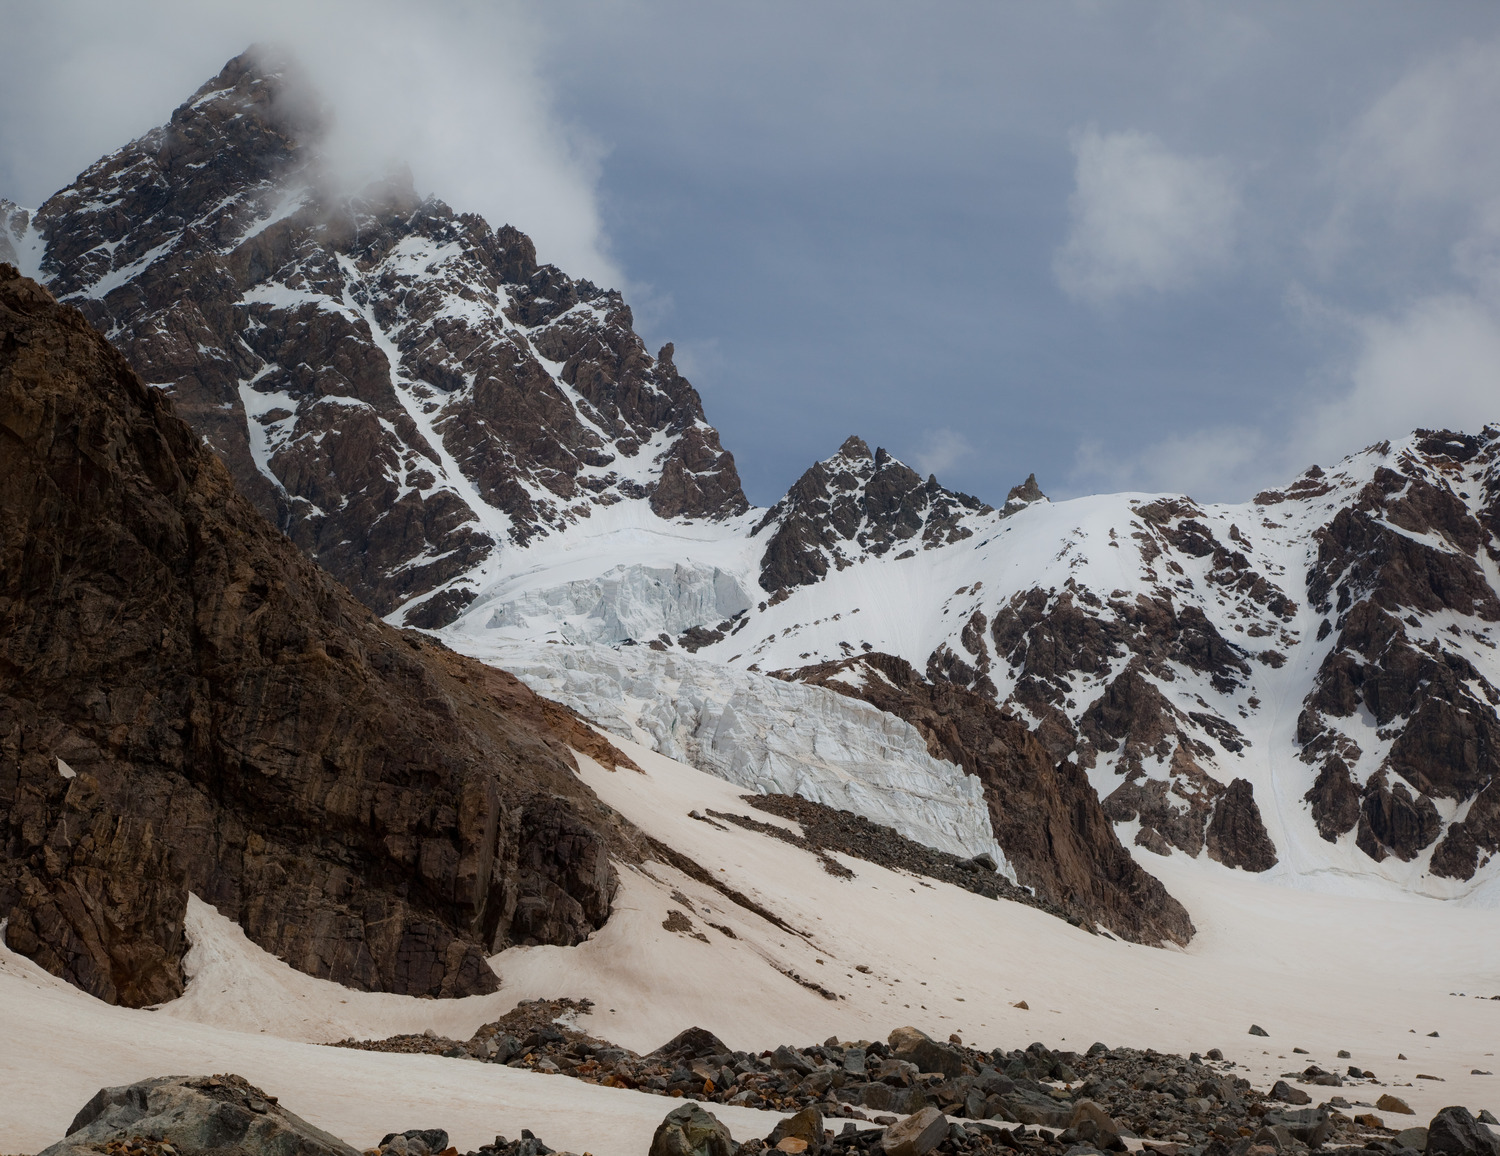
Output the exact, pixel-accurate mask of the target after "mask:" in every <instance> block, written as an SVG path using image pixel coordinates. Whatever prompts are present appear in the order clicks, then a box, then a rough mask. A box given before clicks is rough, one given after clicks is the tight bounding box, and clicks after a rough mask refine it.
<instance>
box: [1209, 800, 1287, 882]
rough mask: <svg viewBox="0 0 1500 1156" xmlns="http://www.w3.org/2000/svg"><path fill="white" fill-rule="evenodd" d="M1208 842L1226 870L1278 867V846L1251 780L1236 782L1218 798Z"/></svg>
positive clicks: (1258, 869) (1210, 851) (1211, 850)
mask: <svg viewBox="0 0 1500 1156" xmlns="http://www.w3.org/2000/svg"><path fill="white" fill-rule="evenodd" d="M1206 842H1207V845H1208V853H1209V855H1210V856H1211V857H1212V858H1214V859H1217V860H1218V861H1219V862H1220V863H1222V864H1224V866H1226V867H1238V868H1241V869H1243V870H1245V871H1269V870H1270V869H1271V868H1272V867H1274V866H1276V844H1274V843H1272V842H1271V836H1270V835H1268V834H1267V833H1266V826H1265V824H1264V823H1263V822H1262V821H1261V817H1260V808H1259V807H1258V806H1256V804H1255V791H1254V789H1253V788H1252V787H1251V786H1250V782H1249V780H1248V779H1235V780H1234V782H1232V783H1230V784H1229V786H1228V787H1227V788H1226V789H1225V791H1224V793H1223V794H1222V795H1221V796H1219V801H1218V803H1217V805H1215V807H1214V817H1213V818H1212V819H1210V820H1209V822H1208V835H1207V840H1206Z"/></svg>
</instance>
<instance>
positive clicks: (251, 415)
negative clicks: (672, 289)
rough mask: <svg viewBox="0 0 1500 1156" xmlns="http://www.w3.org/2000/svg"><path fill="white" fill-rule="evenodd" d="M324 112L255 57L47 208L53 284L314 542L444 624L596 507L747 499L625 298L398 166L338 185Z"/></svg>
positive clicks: (408, 607) (249, 489)
mask: <svg viewBox="0 0 1500 1156" xmlns="http://www.w3.org/2000/svg"><path fill="white" fill-rule="evenodd" d="M325 123H326V116H325V114H324V112H323V110H322V107H321V105H320V104H319V102H318V100H317V98H316V97H315V96H314V95H313V88H312V86H311V85H310V84H308V83H306V82H305V81H304V79H303V78H302V77H301V75H300V73H299V72H298V70H297V67H296V65H295V63H294V62H292V61H291V59H290V58H289V57H288V56H286V55H285V54H282V53H279V52H278V51H277V50H275V49H274V48H266V47H257V48H253V49H250V50H249V51H247V52H244V53H241V54H240V55H239V56H237V57H235V58H234V59H233V60H231V61H229V62H228V63H227V64H226V65H225V66H224V68H223V69H222V70H221V71H220V72H219V74H218V75H217V76H216V77H214V78H213V79H212V80H210V81H209V82H208V83H207V84H205V85H203V86H202V87H201V88H199V89H198V91H197V92H196V93H195V94H194V95H193V97H192V98H191V99H189V100H188V101H187V102H185V103H184V104H183V105H181V106H180V107H179V108H178V109H177V110H176V111H175V112H174V113H173V114H172V118H171V120H170V122H169V123H168V124H166V125H164V126H162V127H161V128H158V129H155V130H153V131H152V132H150V133H147V134H146V135H145V136H143V137H141V138H139V139H138V140H136V141H133V142H131V143H130V144H128V145H126V146H125V147H124V148H122V149H119V150H117V151H116V152H114V153H111V154H110V155H109V156H107V157H105V158H103V159H101V160H100V161H98V162H97V163H96V164H94V165H93V166H91V167H90V168H89V169H88V170H87V171H86V172H85V173H84V174H83V175H82V176H80V177H79V178H78V180H77V181H76V182H74V184H73V185H71V186H70V187H69V188H67V189H64V190H62V191H61V192H59V193H58V194H56V195H55V196H53V197H52V198H51V199H50V200H48V201H47V203H46V204H45V205H43V206H42V208H41V210H40V211H39V212H38V213H37V215H36V219H35V221H34V222H33V225H34V227H35V228H36V230H38V231H39V232H40V234H41V235H42V236H43V237H44V238H45V240H46V250H45V254H44V255H43V256H42V258H41V271H42V275H43V277H44V278H45V280H46V282H47V285H48V287H49V289H51V290H52V292H53V293H55V294H56V295H57V296H58V297H59V298H60V299H62V300H64V301H66V302H68V303H69V304H72V305H75V306H77V307H78V308H79V309H81V310H83V312H84V314H85V315H86V316H87V317H88V319H89V320H90V321H91V322H92V323H93V324H94V325H95V326H96V327H98V328H99V329H100V330H102V331H104V332H105V333H107V334H109V335H110V338H111V340H112V341H113V342H114V343H115V345H116V347H117V348H119V349H120V350H121V351H122V352H123V353H125V355H126V356H127V357H128V358H129V360H130V361H131V363H132V364H133V365H134V366H135V367H136V368H137V369H138V370H139V371H140V372H141V373H142V374H143V375H144V376H145V377H146V378H147V379H148V380H150V381H153V382H156V383H159V384H162V385H164V386H165V387H166V388H167V389H168V390H169V391H170V392H171V393H172V395H173V399H174V402H175V403H176V406H177V409H178V412H179V413H181V414H182V415H183V416H184V417H185V418H187V419H188V420H189V421H190V422H191V423H192V424H193V425H194V427H195V428H196V429H197V431H198V433H199V434H200V435H201V436H203V437H204V438H205V439H206V440H207V442H208V443H209V445H210V446H211V447H212V448H213V449H214V450H215V451H216V452H217V453H218V454H219V455H220V457H221V458H222V459H223V460H224V461H225V463H226V464H227V465H228V466H229V468H230V470H231V472H232V473H233V475H234V477H235V480H236V483H237V484H238V485H239V487H240V488H241V490H242V492H244V493H245V494H246V495H247V496H249V497H250V498H251V499H252V500H253V501H254V502H255V503H256V504H257V506H258V507H259V508H260V509H261V511H262V512H263V513H264V514H266V515H267V516H268V517H269V518H271V519H272V520H273V521H274V522H275V523H276V524H277V525H279V526H280V527H281V528H282V529H283V530H284V531H285V532H286V533H288V534H289V535H290V536H291V537H292V538H293V539H294V540H295V541H296V542H297V543H298V545H300V546H302V547H303V549H305V550H306V551H307V552H308V553H309V554H311V555H312V556H313V557H314V558H315V559H316V560H317V561H318V562H320V563H321V564H322V565H324V566H326V567H327V568H328V569H330V570H331V571H332V572H333V573H334V574H335V575H336V576H337V577H338V578H340V579H341V580H342V581H344V582H345V583H346V584H348V585H349V587H350V588H351V589H353V590H354V591H355V593H356V594H358V596H359V597H360V598H361V599H363V600H364V601H365V602H366V603H367V604H368V605H370V606H371V607H373V608H374V609H375V610H376V611H377V612H378V613H380V614H392V613H398V612H399V613H400V614H402V615H404V616H405V617H404V621H406V622H407V623H408V624H411V625H418V626H425V627H433V626H440V625H442V624H444V623H446V622H448V621H451V620H452V619H453V617H454V616H455V615H456V614H457V613H458V612H459V611H461V610H462V608H463V607H464V606H465V605H467V604H468V602H469V601H471V600H472V599H473V597H474V596H475V590H476V589H477V587H478V585H479V584H480V582H481V580H482V578H483V575H484V573H486V572H487V571H486V567H491V568H492V567H493V566H494V565H495V562H496V555H497V553H498V552H500V551H504V550H507V549H510V548H514V547H524V546H526V545H527V544H529V543H532V542H535V541H537V540H539V539H542V538H546V537H548V536H550V535H552V534H554V533H557V532H559V531H560V530H562V529H564V528H565V527H567V526H569V525H572V524H575V523H577V522H578V521H580V520H581V519H586V518H589V517H591V516H592V514H593V513H594V512H595V511H596V510H599V509H601V508H604V507H608V506H612V505H615V504H616V503H619V502H631V501H633V502H642V503H645V504H646V505H647V506H648V508H649V510H650V512H651V513H652V514H653V515H655V516H656V517H659V518H664V519H679V518H697V519H710V520H713V519H723V518H728V517H734V516H737V515H739V514H742V513H744V512H745V511H746V510H747V509H748V508H749V503H748V501H747V500H746V499H745V495H744V492H743V490H742V489H741V486H740V480H739V475H738V473H737V471H736V469H735V465H734V458H733V455H731V454H730V453H728V451H726V450H725V449H724V448H723V447H722V446H721V445H720V443H719V435H718V432H717V431H716V430H715V429H714V428H713V427H712V426H711V425H709V424H708V422H707V420H706V418H705V416H704V413H703V406H702V402H701V400H700V398H699V396H698V393H697V391H696V390H695V389H694V388H693V387H692V385H691V384H690V383H689V382H688V381H687V379H686V378H684V377H683V376H682V375H681V374H680V373H678V371H677V369H676V367H675V365H674V364H673V361H672V348H671V346H670V345H668V346H666V347H664V348H663V350H662V351H661V353H660V354H659V355H658V356H657V357H656V358H653V357H652V356H651V355H650V353H648V352H647V350H646V347H645V345H644V344H643V342H642V341H641V339H640V337H639V336H638V335H637V334H636V333H635V331H634V322H633V318H632V315H631V312H630V309H629V307H628V306H627V305H626V304H625V302H624V301H623V299H622V298H621V297H620V295H619V294H618V293H616V292H612V291H605V290H602V289H600V288H599V287H598V286H596V285H594V284H592V283H591V282H589V281H586V280H580V279H574V278H572V277H569V276H568V275H567V274H566V273H564V272H563V271H562V270H560V269H558V268H557V267H556V266H553V265H543V264H538V262H537V256H536V248H535V246H534V245H533V244H532V242H531V240H530V238H528V237H527V236H526V235H525V234H524V233H522V232H521V231H520V230H518V229H516V228H514V227H512V226H510V225H504V226H502V227H501V228H499V229H493V230H492V229H491V228H490V226H489V225H488V223H487V222H485V221H484V220H483V219H482V218H480V217H478V216H474V215H470V214H459V213H455V212H454V211H453V210H452V209H450V208H449V207H448V206H447V205H445V204H443V203H442V202H441V201H439V200H436V199H432V198H429V199H426V200H423V199H421V198H419V197H418V196H417V193H416V190H415V188H414V187H413V185H412V181H411V178H410V174H409V173H403V172H396V173H392V174H390V175H389V176H388V177H387V178H386V179H384V180H381V181H378V182H376V183H374V184H372V185H370V186H368V187H367V188H365V189H364V190H362V191H361V192H359V193H357V194H355V195H352V196H351V195H347V194H344V193H340V192H337V191H334V189H333V188H332V186H331V185H330V183H329V182H328V181H326V180H324V179H323V176H324V174H323V173H322V158H321V153H320V141H321V136H322V132H323V127H324V125H325ZM12 248H13V246H12Z"/></svg>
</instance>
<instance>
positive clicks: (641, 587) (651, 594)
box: [485, 563, 753, 646]
mask: <svg viewBox="0 0 1500 1156" xmlns="http://www.w3.org/2000/svg"><path fill="white" fill-rule="evenodd" d="M752 605H753V602H752V601H751V598H750V595H749V594H748V593H747V592H746V590H745V588H744V586H743V585H742V584H741V583H740V581H739V579H738V578H736V577H734V575H732V574H729V573H726V572H725V571H723V570H721V569H719V568H718V567H717V566H704V565H700V564H697V563H686V564H679V565H676V566H670V567H665V566H641V565H634V566H616V567H614V568H613V569H611V570H608V571H606V572H605V573H603V574H601V575H600V576H599V577H597V578H586V579H581V580H579V581H576V582H568V583H565V584H563V585H561V586H553V587H549V588H547V589H544V590H528V591H526V592H525V593H524V594H521V595H519V596H518V597H516V598H513V599H509V600H507V601H503V602H501V603H500V604H499V605H498V606H496V607H495V608H494V609H493V611H492V612H491V614H490V617H489V620H488V621H487V622H486V623H485V626H486V628H487V629H488V630H493V631H499V632H501V633H502V634H505V635H508V636H510V637H523V638H525V637H532V638H534V637H540V636H542V635H544V634H548V633H553V632H555V633H557V634H559V635H560V636H561V637H562V638H563V639H564V640H565V641H567V642H596V643H603V644H604V645H606V646H611V645H618V644H619V643H622V642H625V641H626V640H627V639H633V640H638V641H645V640H648V639H652V638H656V637H657V636H658V635H660V634H666V635H668V636H670V637H672V638H676V637H677V636H678V635H680V634H681V633H682V632H683V631H684V630H686V629H687V628H688V627H690V626H698V625H702V624H705V623H706V624H708V625H709V626H713V625H714V624H716V623H719V622H723V621H724V620H725V619H728V618H732V617H734V616H735V615H736V614H738V613H740V612H741V611H743V610H749V609H750V607H751V606H752Z"/></svg>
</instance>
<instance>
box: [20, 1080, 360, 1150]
mask: <svg viewBox="0 0 1500 1156" xmlns="http://www.w3.org/2000/svg"><path fill="white" fill-rule="evenodd" d="M137 1137H140V1138H141V1139H146V1140H165V1141H170V1143H171V1145H172V1147H173V1148H175V1149H176V1150H177V1152H178V1153H179V1154H180V1156H196V1154H197V1153H207V1152H214V1151H219V1150H224V1149H231V1150H234V1151H236V1152H241V1153H244V1156H359V1153H358V1152H357V1151H356V1150H355V1149H354V1148H351V1147H350V1146H349V1145H348V1144H345V1143H344V1142H343V1141H342V1140H340V1139H338V1138H337V1137H336V1136H330V1135H329V1134H328V1133H327V1132H324V1131H323V1130H322V1129H320V1128H315V1127H313V1125H311V1124H309V1123H308V1122H307V1121H306V1120H304V1119H302V1118H301V1117H300V1116H296V1115H293V1114H292V1113H291V1112H288V1111H287V1110H286V1109H285V1108H283V1107H281V1106H280V1105H279V1104H278V1103H277V1102H276V1097H274V1096H268V1095H266V1094H265V1093H264V1092H262V1091H261V1090H260V1089H259V1088H257V1087H255V1086H254V1085H253V1084H251V1083H250V1082H249V1081H248V1080H246V1079H244V1078H243V1077H241V1076H159V1077H157V1078H156V1079H154V1080H142V1081H141V1082H140V1083H137V1084H126V1085H122V1086H121V1087H117V1088H101V1089H100V1090H99V1092H98V1094H97V1095H95V1096H94V1098H93V1099H92V1100H90V1101H89V1102H88V1103H87V1104H85V1105H84V1106H83V1109H82V1111H80V1112H79V1113H78V1115H77V1116H75V1117H74V1118H73V1123H72V1124H71V1125H70V1126H69V1127H68V1134H67V1137H66V1139H63V1140H60V1141H58V1142H57V1143H56V1144H54V1145H52V1146H51V1147H50V1148H48V1149H46V1150H45V1151H44V1152H43V1153H41V1154H40V1156H98V1150H97V1148H96V1147H95V1145H101V1146H102V1145H104V1144H107V1143H109V1141H111V1140H133V1139H135V1138H137Z"/></svg>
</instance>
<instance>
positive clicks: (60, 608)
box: [0, 265, 636, 1007]
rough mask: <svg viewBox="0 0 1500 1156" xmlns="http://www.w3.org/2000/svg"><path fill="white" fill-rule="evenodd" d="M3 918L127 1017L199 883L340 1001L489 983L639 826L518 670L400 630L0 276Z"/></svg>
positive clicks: (8, 272) (593, 924)
mask: <svg viewBox="0 0 1500 1156" xmlns="http://www.w3.org/2000/svg"><path fill="white" fill-rule="evenodd" d="M0 445H3V447H4V448H3V453H0V458H3V460H4V462H5V469H4V471H3V472H0V913H3V914H0V918H3V919H4V921H5V923H4V926H5V942H6V944H7V946H9V947H10V948H11V949H12V950H14V951H16V952H19V953H20V954H22V955H25V956H27V957H29V958H31V959H32V960H34V961H35V962H36V963H38V964H39V965H41V966H42V967H43V968H45V969H46V970H48V971H50V972H52V973H53V974H55V975H59V976H62V977H64V978H66V979H67V980H69V981H70V982H71V983H73V984H75V985H76V986H78V987H80V988H82V989H83V990H85V991H87V992H89V993H91V994H93V995H95V996H97V997H99V998H100V999H103V1000H106V1001H108V1002H111V1003H120V1004H126V1005H129V1006H134V1007H140V1006H145V1005H149V1004H154V1003H158V1002H160V1001H163V1000H167V999H171V998H173V997H174V996H176V995H178V994H180V993H181V992H182V990H183V982H184V981H183V973H182V956H183V952H184V950H185V946H186V945H185V943H184V937H183V915H184V911H185V907H186V904H187V898H188V893H189V892H193V893H195V894H197V895H198V896H200V897H201V898H202V899H204V900H206V901H207V902H209V903H211V904H213V905H214V906H216V907H217V908H218V909H219V910H220V911H221V912H223V913H224V914H226V915H229V916H230V917H231V918H233V919H235V920H236V921H237V922H238V923H240V924H241V926H243V927H244V929H245V931H246V933H247V934H248V936H249V937H250V939H251V940H252V941H253V942H255V943H257V944H258V945H260V946H261V947H264V948H265V949H266V950H268V951H270V952H272V953H274V954H275V955H277V956H279V957H280V958H281V959H283V960H285V961H286V962H288V963H290V964H291V965H292V966H294V967H296V968H299V969H301V970H303V971H305V972H307V973H309V974H312V975H315V976H320V977H324V978H328V979H333V980H336V981H338V982H340V983H344V984H347V985H349V986H352V987H357V988H363V989H367V990H378V991H390V992H397V993H404V994H411V995H434V996H439V995H440V996H452V995H465V994H471V993H477V992H487V991H493V990H495V988H496V986H497V980H496V977H495V974H494V972H493V971H492V970H491V968H490V967H489V964H488V962H487V960H486V958H485V957H486V955H487V954H489V953H492V952H494V951H496V950H498V949H499V948H501V947H503V946H505V945H506V944H509V943H516V942H527V941H530V942H541V943H560V944H570V943H577V942H579V941H580V940H582V939H584V938H586V937H587V936H588V935H589V934H590V933H591V932H592V931H593V930H594V929H596V928H598V927H599V926H601V925H602V924H603V922H604V920H605V919H606V918H607V917H608V914H609V910H610V902H611V898H612V895H613V892H614V888H615V875H614V870H613V868H612V866H611V863H610V856H611V854H612V853H616V854H622V855H625V856H627V857H628V856H632V855H634V854H635V846H636V844H635V835H634V834H633V833H632V832H631V831H630V830H628V829H626V828H625V826H624V825H623V824H622V823H621V821H620V820H619V819H618V817H616V816H613V815H612V814H610V813H608V812H607V811H606V810H605V809H604V808H602V807H601V806H600V805H599V804H598V802H597V801H596V800H595V799H594V798H593V796H592V794H591V793H590V792H589V791H588V790H587V789H586V788H584V787H583V786H582V785H581V784H580V783H579V782H578V780H577V778H576V777H575V775H574V768H573V758H572V755H571V753H570V752H569V749H568V748H569V746H573V747H576V748H577V749H580V750H585V751H588V752H589V753H590V754H591V755H592V756H593V757H595V758H596V759H601V760H603V761H604V762H605V763H606V764H608V765H613V764H614V763H615V762H617V761H619V760H620V759H621V758H622V757H623V756H619V755H618V754H617V752H615V751H614V750H613V748H612V747H610V746H609V744H608V743H606V742H604V741H603V740H602V739H600V738H599V737H598V736H597V735H596V734H595V733H594V732H593V731H591V730H590V729H589V728H587V727H586V726H584V725H583V724H582V723H580V722H579V721H578V719H577V718H576V717H575V716H574V715H572V714H571V713H570V712H568V711H567V710H566V709H564V708H562V707H559V706H557V705H556V704H553V703H549V702H546V701H544V700H541V699H539V698H537V697H536V696H535V695H533V694H532V693H531V692H530V691H528V690H527V689H526V688H525V687H524V686H522V685H521V684H520V683H518V682H517V681H516V680H515V679H514V678H512V677H510V676H509V675H506V674H504V673H502V672H500V671H497V670H494V669H492V668H489V667H485V666H483V665H481V664H479V663H477V662H474V661H472V660H470V659H466V658H462V657H460V656H459V655H456V654H454V653H452V652H451V651H448V650H446V649H444V648H443V647H441V646H440V645H437V644H435V643H433V642H432V641H431V640H429V639H427V638H425V637H423V636H420V635H418V634H415V633H412V632H402V631H398V630H396V629H393V628H391V627H389V626H387V625H385V624H384V623H382V622H381V621H380V620H379V619H378V618H377V617H376V616H375V615H374V614H373V613H372V612H371V611H370V610H369V609H368V608H366V607H365V606H363V605H362V604H361V603H359V602H358V601H356V600H355V599H354V598H353V597H352V596H351V595H350V594H349V593H348V592H347V591H346V590H344V589H343V587H341V586H339V584H338V583H337V582H335V581H334V580H333V579H332V578H330V577H329V576H328V575H327V574H326V573H324V572H323V571H321V570H320V569H318V567H317V566H316V565H314V564H313V563H312V562H311V561H310V560H309V559H308V558H307V557H306V556H305V555H303V554H302V553H301V552H300V551H299V550H298V549H297V548H296V547H295V545H294V544H293V543H292V542H290V541H289V540H288V539H287V538H286V537H285V536H283V535H282V534H280V533H279V532H278V531H276V530H275V529H274V528H273V527H272V526H271V525H270V524H268V523H267V522H266V521H265V519H264V518H262V517H261V516H260V514H259V513H257V512H256V511H255V509H254V508H253V507H252V506H251V505H250V503H249V502H248V501H246V500H245V499H244V498H243V497H241V496H240V495H239V494H238V493H237V492H236V490H235V487H234V484H233V481H232V479H231V477H230V476H229V473H228V472H227V470H226V469H225V468H224V466H223V465H222V464H221V463H220V461H219V459H218V458H217V457H215V456H214V455H213V454H211V453H210V452H209V451H208V450H207V449H205V448H204V446H203V445H202V443H201V441H200V439H199V438H198V437H197V436H196V435H195V433H194V431H192V430H191V429H189V427H188V426H187V425H186V424H185V423H184V422H182V421H181V420H180V419H179V418H177V417H176V415H175V413H174V407H173V403H172V402H171V400H170V399H169V398H168V396H167V395H166V394H164V393H163V392H162V391H160V390H156V389H153V388H150V387H148V386H146V385H144V384H143V383H142V382H141V380H140V378H139V377H138V376H137V375H136V374H135V372H134V371H133V370H132V369H131V368H130V367H129V365H128V364H127V363H126V361H125V359H124V358H123V357H122V356H121V355H120V354H119V352H118V351H117V350H115V349H114V348H113V347H112V346H111V345H110V344H109V343H108V342H106V341H105V340H104V339H103V338H102V337H101V336H100V335H99V334H98V333H97V332H96V331H95V330H93V329H92V328H90V326H89V324H88V322H87V320H86V319H85V318H84V316H83V315H82V314H81V313H79V312H78V311H77V310H74V309H71V308H69V307H66V306H60V305H58V304H57V303H56V302H54V300H53V299H52V298H51V297H50V296H49V295H48V294H47V293H46V292H45V291H44V290H43V289H42V288H40V287H39V286H38V285H37V284H36V283H35V282H33V281H30V280H27V279H25V278H22V277H20V276H18V274H17V272H16V270H15V268H14V267H12V266H5V265H0Z"/></svg>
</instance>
